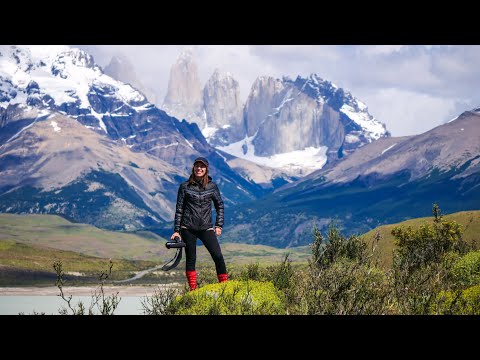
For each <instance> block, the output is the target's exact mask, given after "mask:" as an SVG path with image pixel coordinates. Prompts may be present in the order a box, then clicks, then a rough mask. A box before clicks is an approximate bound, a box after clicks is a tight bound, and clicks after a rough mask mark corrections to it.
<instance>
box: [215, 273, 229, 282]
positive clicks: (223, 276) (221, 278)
mask: <svg viewBox="0 0 480 360" xmlns="http://www.w3.org/2000/svg"><path fill="white" fill-rule="evenodd" d="M217 277H218V282H225V281H227V280H228V274H217Z"/></svg>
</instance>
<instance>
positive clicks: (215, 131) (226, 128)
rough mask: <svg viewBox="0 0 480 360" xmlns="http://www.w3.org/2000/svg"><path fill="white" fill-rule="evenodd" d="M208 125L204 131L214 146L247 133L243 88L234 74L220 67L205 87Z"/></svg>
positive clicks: (232, 140)
mask: <svg viewBox="0 0 480 360" xmlns="http://www.w3.org/2000/svg"><path fill="white" fill-rule="evenodd" d="M203 102H204V106H205V114H206V120H207V121H206V124H207V126H206V128H204V130H203V133H204V135H205V136H206V138H207V140H208V142H209V143H210V144H212V145H225V144H229V143H232V142H235V141H238V140H240V139H243V138H244V136H245V128H244V124H243V104H242V101H241V99H240V87H239V84H238V81H236V80H235V79H234V78H233V76H232V74H230V73H221V72H220V71H219V70H218V69H217V70H215V72H214V73H213V75H212V76H211V77H210V79H209V80H208V81H207V83H206V85H205V88H204V90H203Z"/></svg>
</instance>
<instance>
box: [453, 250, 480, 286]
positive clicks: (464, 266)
mask: <svg viewBox="0 0 480 360" xmlns="http://www.w3.org/2000/svg"><path fill="white" fill-rule="evenodd" d="M451 274H452V276H453V279H454V281H455V282H457V283H459V284H462V285H466V286H472V285H478V284H480V251H471V252H469V253H467V254H465V255H464V256H463V257H461V258H460V259H459V260H458V261H457V262H455V264H454V265H453V267H452V270H451Z"/></svg>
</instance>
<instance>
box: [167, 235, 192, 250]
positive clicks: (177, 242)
mask: <svg viewBox="0 0 480 360" xmlns="http://www.w3.org/2000/svg"><path fill="white" fill-rule="evenodd" d="M165 246H166V247H167V249H171V248H183V247H185V246H187V245H186V244H185V243H184V242H183V240H182V239H181V238H180V236H175V237H174V238H173V241H167V243H166V244H165Z"/></svg>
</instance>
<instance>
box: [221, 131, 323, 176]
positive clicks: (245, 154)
mask: <svg viewBox="0 0 480 360" xmlns="http://www.w3.org/2000/svg"><path fill="white" fill-rule="evenodd" d="M255 136H256V134H255V135H253V136H250V137H245V139H244V140H241V141H238V142H236V143H233V144H230V145H228V146H217V149H218V150H221V151H224V152H226V153H227V154H230V155H233V156H236V157H238V158H241V159H245V160H248V161H251V162H253V163H256V164H259V165H263V166H268V167H271V168H281V169H285V170H287V171H289V172H290V173H292V174H298V175H307V174H309V173H310V172H313V171H315V170H318V169H321V168H322V167H323V166H324V165H325V164H326V162H327V150H328V148H327V147H326V146H321V147H319V148H316V147H313V146H310V147H307V148H305V149H304V150H296V151H291V152H287V153H282V154H275V155H272V156H256V155H255V146H254V145H253V139H254V138H255Z"/></svg>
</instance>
